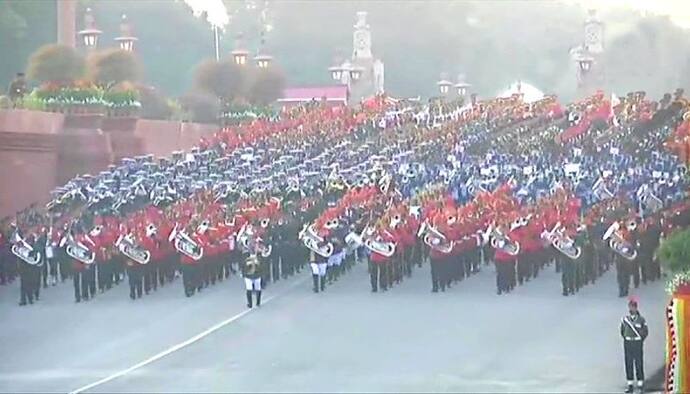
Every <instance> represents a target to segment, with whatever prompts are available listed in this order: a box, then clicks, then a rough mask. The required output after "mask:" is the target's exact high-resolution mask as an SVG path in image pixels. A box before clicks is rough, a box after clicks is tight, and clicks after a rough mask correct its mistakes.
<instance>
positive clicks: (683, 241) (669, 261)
mask: <svg viewBox="0 0 690 394" xmlns="http://www.w3.org/2000/svg"><path fill="white" fill-rule="evenodd" d="M657 253H658V256H659V259H660V260H661V262H662V263H664V265H665V266H666V268H668V270H669V271H670V272H671V273H674V274H675V273H681V272H684V271H688V270H690V230H688V229H686V230H683V231H677V232H675V233H673V234H672V235H671V236H670V237H668V238H666V239H665V240H664V241H663V242H662V243H661V245H659V250H658V252H657Z"/></svg>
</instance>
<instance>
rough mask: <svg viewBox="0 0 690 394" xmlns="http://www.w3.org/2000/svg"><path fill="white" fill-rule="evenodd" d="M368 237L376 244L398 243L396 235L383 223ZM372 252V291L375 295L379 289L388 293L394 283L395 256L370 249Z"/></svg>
mask: <svg viewBox="0 0 690 394" xmlns="http://www.w3.org/2000/svg"><path fill="white" fill-rule="evenodd" d="M368 237H371V238H372V239H373V241H374V242H380V243H396V241H397V240H396V238H395V235H394V234H392V233H391V232H390V231H388V229H386V228H385V225H384V224H383V223H382V222H380V223H379V224H378V225H377V226H376V228H375V229H374V230H373V232H372V233H371V234H370V235H368ZM370 252H371V254H370V256H369V259H370V264H369V274H370V279H371V291H372V292H374V293H375V292H377V291H378V289H379V287H380V288H381V291H387V290H388V288H389V286H391V285H392V283H390V278H391V275H390V269H391V263H392V259H391V258H392V257H393V256H387V255H385V254H382V253H380V252H377V251H376V250H372V249H370Z"/></svg>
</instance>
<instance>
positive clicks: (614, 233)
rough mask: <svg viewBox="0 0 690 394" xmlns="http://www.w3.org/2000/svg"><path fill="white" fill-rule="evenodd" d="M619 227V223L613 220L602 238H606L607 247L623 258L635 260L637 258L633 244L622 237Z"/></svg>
mask: <svg viewBox="0 0 690 394" xmlns="http://www.w3.org/2000/svg"><path fill="white" fill-rule="evenodd" d="M620 227H621V225H620V223H618V222H614V223H613V224H612V225H611V226H609V228H608V229H607V230H606V232H605V233H604V236H603V240H604V241H606V240H608V241H609V247H610V248H611V249H613V251H614V252H616V253H618V254H619V255H621V257H623V258H624V259H626V260H630V261H632V260H635V258H637V250H636V249H635V246H634V245H633V244H631V243H630V242H628V240H626V239H625V238H624V237H623V234H621V231H620Z"/></svg>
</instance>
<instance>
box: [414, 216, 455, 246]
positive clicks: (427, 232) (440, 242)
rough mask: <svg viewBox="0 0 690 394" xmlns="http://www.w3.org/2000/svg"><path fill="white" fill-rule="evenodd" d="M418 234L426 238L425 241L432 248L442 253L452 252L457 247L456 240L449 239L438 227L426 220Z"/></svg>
mask: <svg viewBox="0 0 690 394" xmlns="http://www.w3.org/2000/svg"><path fill="white" fill-rule="evenodd" d="M417 236H418V237H421V238H422V239H423V240H424V243H425V244H426V245H428V246H429V247H430V248H431V249H433V250H436V251H437V252H441V253H445V254H448V253H451V252H452V251H453V248H454V247H455V241H448V238H446V236H445V235H444V234H443V233H442V232H441V231H439V230H438V229H437V228H436V227H434V226H432V225H431V224H428V222H427V221H424V223H422V225H421V226H420V227H419V231H417Z"/></svg>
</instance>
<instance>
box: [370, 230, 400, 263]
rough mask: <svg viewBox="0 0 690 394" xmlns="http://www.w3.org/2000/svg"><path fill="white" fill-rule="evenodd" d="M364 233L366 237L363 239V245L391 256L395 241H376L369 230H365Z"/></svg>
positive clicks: (375, 251)
mask: <svg viewBox="0 0 690 394" xmlns="http://www.w3.org/2000/svg"><path fill="white" fill-rule="evenodd" d="M384 231H385V230H384ZM365 234H367V237H366V238H365V239H364V246H365V247H366V248H367V249H369V250H370V251H372V252H374V253H378V254H380V255H382V256H385V257H392V256H393V255H394V254H395V247H396V244H395V242H385V241H378V240H376V238H374V237H373V233H372V232H371V231H366V230H365Z"/></svg>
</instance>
